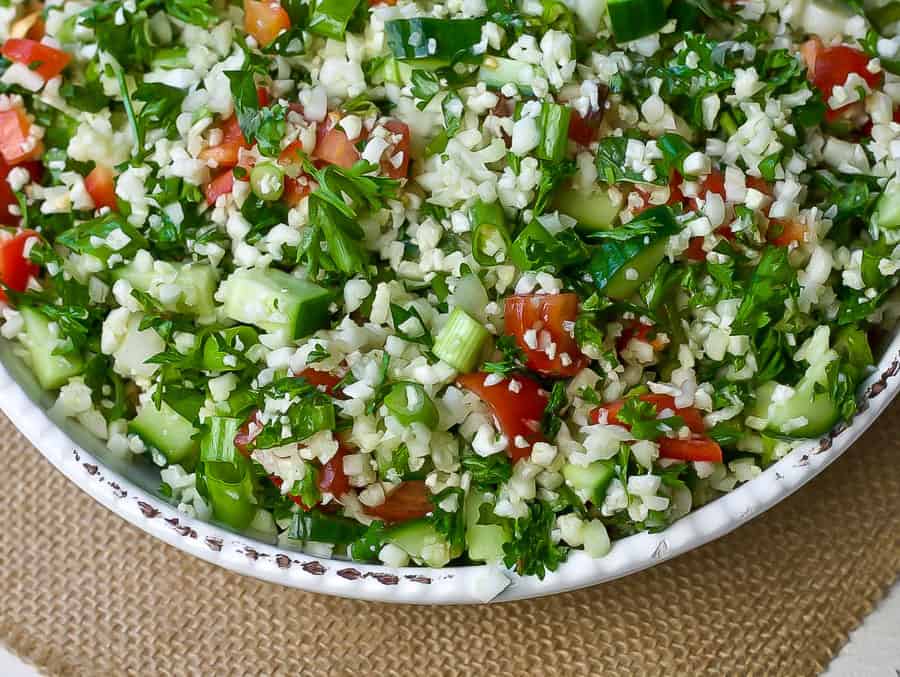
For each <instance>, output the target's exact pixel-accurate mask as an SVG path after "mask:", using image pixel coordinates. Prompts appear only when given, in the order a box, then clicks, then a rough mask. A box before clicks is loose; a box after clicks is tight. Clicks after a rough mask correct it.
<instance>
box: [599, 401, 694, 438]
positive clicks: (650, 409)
mask: <svg viewBox="0 0 900 677" xmlns="http://www.w3.org/2000/svg"><path fill="white" fill-rule="evenodd" d="M658 413H659V412H657V410H656V405H655V404H653V403H652V402H645V401H643V400H642V399H640V397H630V398H628V399H627V400H625V404H624V405H622V408H621V409H620V410H619V411H618V412H616V418H617V419H618V420H619V421H620V422H621V423H622V424H624V425H627V426H629V427H630V428H631V434H632V435H634V436H635V437H636V438H637V439H639V440H657V439H659V438H660V437H662V436H663V435H664V434H665V433H666V432H668V431H670V430H678V429H679V428H681V427H682V426H683V425H684V420H683V419H682V418H681V417H680V416H669V417H667V418H662V419H661V418H657V415H658Z"/></svg>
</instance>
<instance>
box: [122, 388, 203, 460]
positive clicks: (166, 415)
mask: <svg viewBox="0 0 900 677" xmlns="http://www.w3.org/2000/svg"><path fill="white" fill-rule="evenodd" d="M128 430H129V431H130V432H132V433H134V434H135V435H138V436H139V437H140V438H141V439H142V440H144V442H145V443H147V444H148V445H150V446H151V447H153V448H155V449H157V450H159V451H160V452H161V453H162V454H163V456H165V457H166V460H167V461H168V462H169V463H179V464H181V465H185V466H193V465H194V463H195V462H196V460H197V454H198V452H199V450H200V442H199V440H197V439H194V436H195V435H196V434H197V432H198V431H197V429H196V428H195V427H194V426H193V424H192V423H191V422H190V421H188V420H187V419H186V418H184V416H182V415H181V414H179V413H178V412H176V411H175V410H174V409H172V407H170V406H169V405H168V404H166V403H165V402H163V403H162V407H160V408H159V409H157V408H156V405H155V404H154V403H153V402H150V401H148V402H147V403H146V404H144V405H143V406H141V408H140V409H139V410H138V413H137V416H135V417H134V418H133V419H132V420H131V422H130V423H129V424H128Z"/></svg>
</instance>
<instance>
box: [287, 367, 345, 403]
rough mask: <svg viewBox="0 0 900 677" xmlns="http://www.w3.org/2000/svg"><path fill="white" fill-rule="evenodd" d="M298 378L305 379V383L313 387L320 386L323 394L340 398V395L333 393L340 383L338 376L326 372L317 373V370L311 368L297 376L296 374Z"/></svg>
mask: <svg viewBox="0 0 900 677" xmlns="http://www.w3.org/2000/svg"><path fill="white" fill-rule="evenodd" d="M297 376H299V377H300V378H303V379H306V381H307V382H308V383H310V384H312V385H314V386H322V387H323V388H324V389H325V392H326V393H327V394H329V395H331V396H332V397H341V395H340V393H335V390H334V389H335V388H336V387H337V385H338V383H340V382H341V378H340V377H339V376H335V375H334V374H332V373H331V372H328V371H319V370H317V369H312V368H311V367H307V368H306V369H304V370H303V371H301V372H300V373H299V374H297Z"/></svg>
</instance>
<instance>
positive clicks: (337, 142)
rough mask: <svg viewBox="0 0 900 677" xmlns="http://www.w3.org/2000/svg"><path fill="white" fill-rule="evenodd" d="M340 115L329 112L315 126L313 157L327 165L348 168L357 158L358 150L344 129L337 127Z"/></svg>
mask: <svg viewBox="0 0 900 677" xmlns="http://www.w3.org/2000/svg"><path fill="white" fill-rule="evenodd" d="M340 119H341V116H340V114H339V113H329V114H328V117H327V118H326V119H325V120H324V121H323V122H322V123H321V124H320V125H318V127H317V128H316V149H315V151H313V154H312V156H313V158H314V159H316V160H321V161H322V162H324V163H326V164H329V165H337V166H338V167H343V168H344V169H350V168H351V167H352V166H353V165H355V164H356V162H357V160H359V151H358V150H356V146H354V145H353V143H352V142H351V141H350V139H348V138H347V135H346V134H345V133H344V130H342V129H339V128H338V127H337V124H338V122H339V121H340Z"/></svg>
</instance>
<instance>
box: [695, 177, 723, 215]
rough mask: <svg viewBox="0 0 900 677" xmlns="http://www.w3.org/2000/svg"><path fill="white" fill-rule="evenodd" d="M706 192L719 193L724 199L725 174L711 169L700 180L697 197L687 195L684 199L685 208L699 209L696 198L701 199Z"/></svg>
mask: <svg viewBox="0 0 900 677" xmlns="http://www.w3.org/2000/svg"><path fill="white" fill-rule="evenodd" d="M707 193H716V194H717V195H720V196H721V197H722V199H723V200H724V199H725V176H724V175H723V174H722V172H720V171H719V170H718V169H714V170H712V171H711V172H710V173H709V174H707V175H706V177H705V178H704V179H703V180H702V181H701V182H700V188H699V190H698V191H697V197H696V198H694V197H689V198H688V199H687V200H686V206H687V208H688V209H692V210H697V209H700V205H699V203H698V202H697V198H699V199H701V200H702V199H704V198H705V197H706V194H707Z"/></svg>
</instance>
